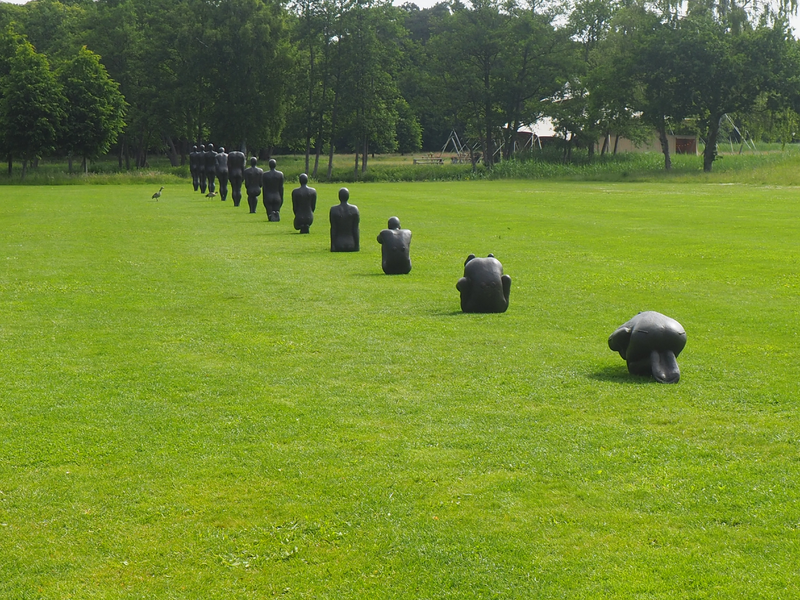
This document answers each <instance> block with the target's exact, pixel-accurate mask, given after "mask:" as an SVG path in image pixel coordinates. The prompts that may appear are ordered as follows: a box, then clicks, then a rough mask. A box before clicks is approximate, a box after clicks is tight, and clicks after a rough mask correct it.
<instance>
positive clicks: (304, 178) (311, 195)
mask: <svg viewBox="0 0 800 600" xmlns="http://www.w3.org/2000/svg"><path fill="white" fill-rule="evenodd" d="M316 208H317V190H315V189H314V188H312V187H308V175H306V174H305V173H303V174H302V175H300V187H299V188H295V189H293V190H292V210H293V211H294V228H295V229H296V230H297V231H299V232H300V233H308V228H309V227H311V224H312V223H313V222H314V211H315V210H316Z"/></svg>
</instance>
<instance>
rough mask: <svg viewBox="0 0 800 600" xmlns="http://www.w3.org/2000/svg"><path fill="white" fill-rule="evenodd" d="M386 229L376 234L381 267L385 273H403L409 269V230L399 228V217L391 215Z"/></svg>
mask: <svg viewBox="0 0 800 600" xmlns="http://www.w3.org/2000/svg"><path fill="white" fill-rule="evenodd" d="M388 227H389V228H388V229H384V230H382V231H381V232H380V233H379V234H378V243H379V244H380V245H381V267H382V268H383V272H384V273H386V274H387V275H405V274H406V273H408V272H409V271H411V257H410V249H411V232H410V231H409V230H408V229H400V219H398V218H397V217H391V218H390V219H389V224H388Z"/></svg>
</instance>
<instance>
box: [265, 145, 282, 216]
mask: <svg viewBox="0 0 800 600" xmlns="http://www.w3.org/2000/svg"><path fill="white" fill-rule="evenodd" d="M277 164H278V163H276V162H275V159H270V161H269V171H264V174H263V175H262V176H261V189H262V193H263V196H262V197H261V201H262V202H263V203H264V208H266V209H267V217H268V218H269V220H270V221H280V220H281V206H283V173H281V172H280V171H277V170H275V165H277Z"/></svg>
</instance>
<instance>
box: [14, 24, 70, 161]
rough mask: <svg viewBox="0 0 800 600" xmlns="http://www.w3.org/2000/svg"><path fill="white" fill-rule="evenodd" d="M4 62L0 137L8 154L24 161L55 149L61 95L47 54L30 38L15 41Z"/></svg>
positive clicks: (61, 102) (62, 103)
mask: <svg viewBox="0 0 800 600" xmlns="http://www.w3.org/2000/svg"><path fill="white" fill-rule="evenodd" d="M8 65H9V71H8V74H7V75H6V76H5V77H3V78H2V80H0V139H2V141H3V147H4V150H5V151H6V152H7V153H8V154H11V155H16V156H20V157H22V159H23V160H24V161H26V162H27V161H31V160H33V159H34V158H36V157H39V156H42V155H43V154H45V153H47V152H52V151H53V150H54V149H55V147H56V142H57V141H58V131H59V127H60V124H61V121H62V119H63V117H64V111H63V108H62V106H63V105H64V97H63V95H62V94H61V89H60V86H59V84H58V81H57V80H56V78H55V75H54V74H53V73H52V72H51V71H50V65H49V63H48V61H47V58H46V57H45V56H44V55H42V54H38V53H36V51H35V50H34V49H33V46H32V45H31V44H30V42H28V41H25V40H22V41H20V43H18V44H17V46H16V51H15V54H14V56H12V57H11V58H10V59H9V61H8ZM24 175H25V170H24V168H23V177H24Z"/></svg>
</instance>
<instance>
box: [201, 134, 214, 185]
mask: <svg viewBox="0 0 800 600" xmlns="http://www.w3.org/2000/svg"><path fill="white" fill-rule="evenodd" d="M203 163H204V164H205V168H206V181H208V191H209V192H215V191H216V186H215V185H214V178H215V177H216V176H217V153H216V152H214V144H209V145H208V146H206V152H205V154H204V155H203ZM203 191H205V190H203Z"/></svg>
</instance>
